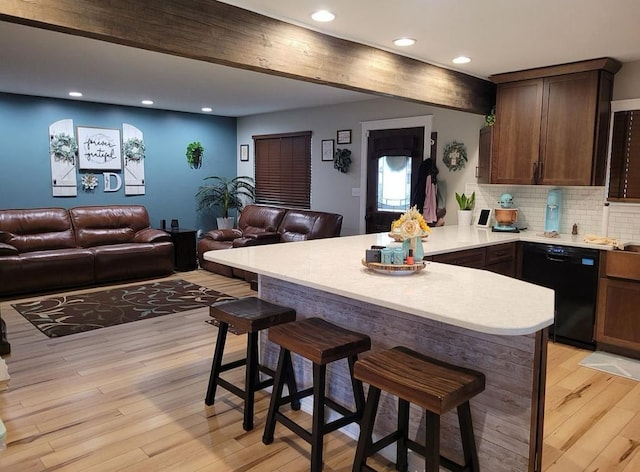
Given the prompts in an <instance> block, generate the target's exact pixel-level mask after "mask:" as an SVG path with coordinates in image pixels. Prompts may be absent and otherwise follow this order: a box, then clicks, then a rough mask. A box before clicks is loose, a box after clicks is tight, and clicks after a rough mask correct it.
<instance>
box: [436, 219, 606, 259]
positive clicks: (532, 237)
mask: <svg viewBox="0 0 640 472" xmlns="http://www.w3.org/2000/svg"><path fill="white" fill-rule="evenodd" d="M542 233H543V232H542V231H531V230H525V231H521V232H519V233H499V232H493V231H491V228H477V227H474V226H441V227H439V228H432V233H431V235H430V236H429V238H428V244H425V245H424V252H425V255H426V256H433V255H435V254H443V253H446V252H453V251H462V250H465V249H473V248H478V247H484V246H492V245H495V244H501V243H508V242H515V241H525V242H531V243H540V244H556V245H560V246H573V247H581V248H589V249H600V250H611V249H612V247H611V246H610V245H602V244H590V243H585V242H584V241H583V239H584V235H576V236H573V235H571V234H560V235H559V236H558V237H556V238H547V237H545V236H543V235H542Z"/></svg>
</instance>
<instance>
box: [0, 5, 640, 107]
mask: <svg viewBox="0 0 640 472" xmlns="http://www.w3.org/2000/svg"><path fill="white" fill-rule="evenodd" d="M224 3H228V4H231V5H235V6H238V7H241V8H245V9H247V10H251V11H254V12H257V13H260V14H263V15H267V16H270V17H273V18H276V19H280V20H283V21H288V22H290V23H294V24H297V25H300V26H304V27H308V28H311V29H314V30H316V31H320V32H323V33H326V34H330V35H332V36H337V37H340V38H343V39H348V40H352V41H356V42H360V43H363V44H367V45H370V46H375V47H378V48H381V49H385V50H388V51H391V52H395V53H398V54H402V55H405V56H409V57H412V58H415V59H418V60H422V61H425V62H428V63H431V64H436V65H441V66H443V67H447V68H451V69H455V70H458V71H461V72H464V73H467V74H470V75H474V76H477V77H482V78H486V77H489V76H490V75H492V74H498V73H503V72H510V71H515V70H523V69H530V68H534V67H543V66H547V65H552V64H562V63H567V62H573V61H579V60H585V59H592V58H596V57H603V56H609V57H613V58H615V59H618V60H619V61H622V62H633V61H638V60H640V28H638V27H637V19H638V18H640V1H638V0H615V1H612V2H604V1H602V0H562V1H558V0H485V1H483V2H480V1H477V0H395V1H393V2H391V1H389V0H349V1H344V0H319V1H317V0H278V1H274V0H226V1H224ZM319 8H327V9H330V10H331V11H333V12H334V13H335V14H336V19H335V21H333V22H331V23H322V24H319V23H314V22H313V21H312V20H311V19H310V17H309V15H310V14H311V13H312V12H313V11H315V10H317V9H319ZM312 23H314V24H312ZM401 36H408V37H412V38H414V39H416V40H417V43H416V44H415V45H414V46H412V47H409V48H398V47H396V46H394V45H393V44H392V41H393V39H396V38H398V37H401ZM0 44H3V47H2V48H0V64H2V67H0V91H1V92H9V93H18V94H27V95H37V96H46V97H54V98H69V97H68V92H69V91H70V90H79V91H82V92H83V93H84V96H83V97H82V98H81V99H80V100H87V101H92V102H100V103H110V104H118V105H131V106H142V105H141V104H140V102H141V100H143V99H147V98H148V99H151V100H153V101H154V102H155V103H154V105H153V106H152V107H153V108H160V109H165V110H175V111H185V112H193V113H202V112H201V111H200V109H201V108H202V107H204V106H210V107H212V108H213V112H212V113H213V114H215V115H222V116H246V115H254V114H259V113H265V112H272V111H282V110H288V109H295V108H306V107H312V106H318V105H329V104H335V103H344V102H350V101H357V100H364V99H368V98H372V97H371V96H369V95H366V94H362V93H357V92H351V91H346V90H342V89H337V88H332V87H327V86H323V85H317V84H310V83H305V82H300V81H295V80H291V79H285V78H279V77H274V76H270V75H266V74H260V73H256V72H250V71H246V70H239V69H233V68H229V67H225V66H219V65H215V64H210V63H205V62H200V61H194V60H190V59H184V58H179V57H174V56H169V55H166V54H160V53H156V52H150V51H143V50H140V49H135V48H130V47H126V46H120V45H115V44H110V43H105V42H101V41H96V40H93V39H87V38H82V37H78V36H71V35H67V34H63V33H57V32H52V31H46V30H41V29H35V28H32V27H27V26H22V25H17V24H12V23H6V22H0ZM459 55H465V56H468V57H470V58H471V59H472V61H471V63H469V64H466V65H464V66H455V65H454V64H452V63H451V59H452V58H454V57H456V56H459Z"/></svg>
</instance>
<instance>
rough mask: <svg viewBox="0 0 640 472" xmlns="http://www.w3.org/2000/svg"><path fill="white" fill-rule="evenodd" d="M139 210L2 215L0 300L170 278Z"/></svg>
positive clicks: (156, 238)
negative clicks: (153, 278) (148, 279)
mask: <svg viewBox="0 0 640 472" xmlns="http://www.w3.org/2000/svg"><path fill="white" fill-rule="evenodd" d="M173 268H174V257H173V244H172V243H171V237H170V235H169V234H168V233H166V232H165V231H161V230H158V229H154V228H151V227H150V225H149V215H148V213H147V210H146V208H145V207H144V206H141V205H109V206H86V207H76V208H71V209H69V210H67V209H64V208H36V209H24V210H0V296H4V295H13V294H17V293H27V292H35V291H43V290H53V289H59V288H68V287H79V286H85V285H93V284H101V283H106V282H115V281H120V280H127V279H138V278H146V277H153V276H163V275H168V274H171V273H173Z"/></svg>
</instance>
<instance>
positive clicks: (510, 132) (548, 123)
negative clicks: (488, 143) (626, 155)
mask: <svg viewBox="0 0 640 472" xmlns="http://www.w3.org/2000/svg"><path fill="white" fill-rule="evenodd" d="M620 67H621V64H620V63H619V62H617V61H615V60H613V59H608V58H604V59H594V60H591V61H583V62H577V63H571V64H564V65H560V66H552V67H545V68H540V69H531V70H527V71H521V72H512V73H508V74H500V75H495V76H492V77H491V80H492V81H494V82H495V83H497V84H498V91H497V97H496V124H495V126H494V128H495V129H494V130H493V145H492V153H491V173H490V182H491V183H493V184H524V185H532V184H533V185H535V184H541V185H562V186H570V185H604V179H605V171H606V168H605V167H606V158H607V138H608V130H609V115H610V102H611V97H612V93H613V75H614V74H615V73H616V72H617V71H618V70H619V69H620Z"/></svg>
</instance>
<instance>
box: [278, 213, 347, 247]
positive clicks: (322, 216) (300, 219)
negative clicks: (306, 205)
mask: <svg viewBox="0 0 640 472" xmlns="http://www.w3.org/2000/svg"><path fill="white" fill-rule="evenodd" d="M341 229H342V215H338V214H337V213H326V212H320V211H310V210H289V211H287V213H286V214H285V215H284V218H283V219H282V222H281V223H280V226H279V227H278V233H280V239H281V241H282V242H290V241H304V240H307V239H322V238H332V237H336V236H340V231H341Z"/></svg>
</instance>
